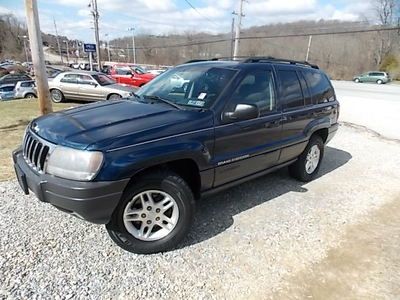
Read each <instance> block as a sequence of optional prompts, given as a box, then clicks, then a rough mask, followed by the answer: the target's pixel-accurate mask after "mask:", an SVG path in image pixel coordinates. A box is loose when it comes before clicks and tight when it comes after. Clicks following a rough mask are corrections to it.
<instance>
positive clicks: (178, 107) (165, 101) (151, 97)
mask: <svg viewBox="0 0 400 300" xmlns="http://www.w3.org/2000/svg"><path fill="white" fill-rule="evenodd" d="M143 99H148V100H156V101H159V102H163V103H167V104H169V105H170V106H173V107H175V108H177V109H179V110H183V108H182V107H181V106H179V105H178V104H176V103H174V102H171V101H169V100H167V99H164V98H161V97H160V96H157V95H143Z"/></svg>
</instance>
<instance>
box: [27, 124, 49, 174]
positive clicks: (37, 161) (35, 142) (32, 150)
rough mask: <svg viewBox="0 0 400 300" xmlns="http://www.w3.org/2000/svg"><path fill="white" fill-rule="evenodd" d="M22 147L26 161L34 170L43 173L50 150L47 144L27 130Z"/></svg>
mask: <svg viewBox="0 0 400 300" xmlns="http://www.w3.org/2000/svg"><path fill="white" fill-rule="evenodd" d="M22 147H23V154H24V158H25V160H26V162H27V163H28V164H29V165H30V166H31V167H32V168H33V169H34V170H36V171H38V172H40V173H43V172H44V164H45V162H46V157H47V154H48V153H49V150H50V148H49V146H47V145H44V144H43V143H42V142H41V141H39V139H38V138H36V137H35V136H33V135H32V134H31V133H29V131H27V132H26V134H25V138H24V143H23V145H22Z"/></svg>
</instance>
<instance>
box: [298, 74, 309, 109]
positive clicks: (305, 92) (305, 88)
mask: <svg viewBox="0 0 400 300" xmlns="http://www.w3.org/2000/svg"><path fill="white" fill-rule="evenodd" d="M297 75H298V76H299V79H300V84H301V89H302V90H303V95H304V104H305V105H311V104H312V99H311V95H310V90H309V88H308V85H307V82H306V80H305V79H304V75H303V74H302V73H297Z"/></svg>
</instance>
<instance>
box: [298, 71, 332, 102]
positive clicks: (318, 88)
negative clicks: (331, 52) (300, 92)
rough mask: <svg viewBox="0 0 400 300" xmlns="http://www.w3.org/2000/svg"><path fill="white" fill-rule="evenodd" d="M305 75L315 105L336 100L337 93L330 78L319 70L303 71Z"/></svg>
mask: <svg viewBox="0 0 400 300" xmlns="http://www.w3.org/2000/svg"><path fill="white" fill-rule="evenodd" d="M303 75H304V77H305V79H306V81H307V85H308V87H309V89H310V91H311V97H312V101H313V103H315V104H318V103H324V102H328V101H334V100H335V97H334V95H335V93H334V91H333V88H332V87H331V85H330V83H329V80H328V78H327V77H326V76H325V75H324V74H323V73H321V72H320V71H317V70H312V69H310V70H303Z"/></svg>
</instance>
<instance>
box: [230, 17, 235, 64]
mask: <svg viewBox="0 0 400 300" xmlns="http://www.w3.org/2000/svg"><path fill="white" fill-rule="evenodd" d="M235 15H236V13H235V12H232V26H231V59H233V45H234V43H235Z"/></svg>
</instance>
